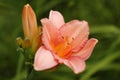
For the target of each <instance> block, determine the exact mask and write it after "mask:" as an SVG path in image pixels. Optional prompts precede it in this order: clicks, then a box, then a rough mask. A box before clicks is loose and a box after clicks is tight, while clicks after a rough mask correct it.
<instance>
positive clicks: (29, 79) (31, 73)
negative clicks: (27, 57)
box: [27, 69, 35, 80]
mask: <svg viewBox="0 0 120 80" xmlns="http://www.w3.org/2000/svg"><path fill="white" fill-rule="evenodd" d="M34 72H35V71H34V69H32V70H31V72H30V74H28V76H27V80H32V77H33V76H34Z"/></svg>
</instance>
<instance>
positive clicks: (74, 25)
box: [60, 20, 89, 51]
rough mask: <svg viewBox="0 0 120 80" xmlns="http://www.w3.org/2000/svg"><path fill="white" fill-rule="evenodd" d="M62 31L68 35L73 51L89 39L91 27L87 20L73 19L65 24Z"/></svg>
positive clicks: (64, 35)
mask: <svg viewBox="0 0 120 80" xmlns="http://www.w3.org/2000/svg"><path fill="white" fill-rule="evenodd" d="M60 32H61V34H62V36H63V37H68V43H70V44H71V45H72V47H73V51H78V50H79V49H80V47H81V46H82V45H83V44H84V42H86V40H87V39H88V34H89V27H88V23H87V22H86V21H79V20H73V21H70V22H68V23H66V24H65V25H63V27H62V28H61V29H60Z"/></svg>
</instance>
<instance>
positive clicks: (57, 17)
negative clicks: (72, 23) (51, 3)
mask: <svg viewBox="0 0 120 80" xmlns="http://www.w3.org/2000/svg"><path fill="white" fill-rule="evenodd" d="M49 19H50V20H51V21H52V23H53V24H54V25H55V27H57V28H58V29H59V28H60V27H61V26H62V25H63V24H64V18H63V16H62V14H61V13H60V12H58V11H52V10H51V11H50V15H49Z"/></svg>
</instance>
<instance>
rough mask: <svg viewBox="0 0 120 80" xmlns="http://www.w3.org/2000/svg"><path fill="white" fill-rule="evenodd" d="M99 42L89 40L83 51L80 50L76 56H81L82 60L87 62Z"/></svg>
mask: <svg viewBox="0 0 120 80" xmlns="http://www.w3.org/2000/svg"><path fill="white" fill-rule="evenodd" d="M97 42H98V40H97V39H94V38H92V39H90V40H88V41H87V43H86V44H85V46H84V47H83V49H82V50H80V51H79V52H78V53H76V54H74V56H79V57H80V58H81V59H83V60H87V59H88V58H89V56H90V55H91V53H92V51H93V49H94V47H95V45H96V43H97Z"/></svg>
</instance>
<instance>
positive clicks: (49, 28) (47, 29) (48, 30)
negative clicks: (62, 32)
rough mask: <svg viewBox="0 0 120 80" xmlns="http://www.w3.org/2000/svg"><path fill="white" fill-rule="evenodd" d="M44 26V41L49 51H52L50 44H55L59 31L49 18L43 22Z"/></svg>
mask: <svg viewBox="0 0 120 80" xmlns="http://www.w3.org/2000/svg"><path fill="white" fill-rule="evenodd" d="M41 22H42V25H43V28H42V29H43V35H42V41H43V44H44V45H45V47H47V49H50V50H51V46H50V43H51V41H52V42H55V40H56V38H57V37H58V29H57V28H56V27H55V26H54V25H53V24H52V23H51V21H50V20H48V19H47V18H45V19H42V20H41Z"/></svg>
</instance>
